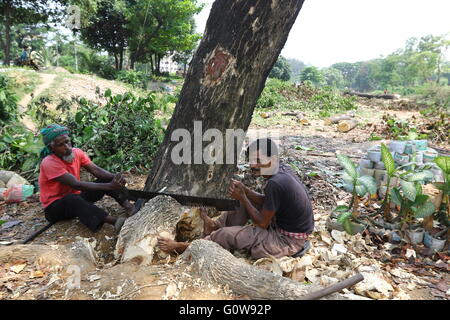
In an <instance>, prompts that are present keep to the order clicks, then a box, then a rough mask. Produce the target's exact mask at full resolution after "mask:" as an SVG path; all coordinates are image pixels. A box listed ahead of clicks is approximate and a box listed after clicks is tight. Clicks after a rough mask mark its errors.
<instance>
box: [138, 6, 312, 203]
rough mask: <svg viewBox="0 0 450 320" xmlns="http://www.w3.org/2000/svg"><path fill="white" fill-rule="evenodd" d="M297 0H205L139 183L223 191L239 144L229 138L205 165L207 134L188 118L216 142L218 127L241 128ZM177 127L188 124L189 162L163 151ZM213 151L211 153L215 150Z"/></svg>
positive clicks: (181, 189) (172, 188) (193, 191)
mask: <svg viewBox="0 0 450 320" xmlns="http://www.w3.org/2000/svg"><path fill="white" fill-rule="evenodd" d="M303 2H304V1H303V0H279V1H275V0H272V1H256V0H252V1H229V0H216V1H215V2H214V3H213V5H212V9H211V13H210V16H209V18H208V21H207V25H206V29H205V33H204V36H203V39H202V41H201V43H200V45H199V47H198V49H197V51H196V53H195V56H194V57H193V59H192V61H191V64H190V66H189V69H188V72H187V75H186V81H185V82H184V85H183V88H182V90H181V93H180V99H179V101H178V103H177V105H176V108H175V111H174V114H173V116H172V118H171V121H170V123H169V125H168V128H167V130H166V135H165V138H164V141H163V143H162V144H161V146H160V148H159V150H158V152H157V155H156V157H155V160H154V162H153V166H152V170H151V172H150V174H149V176H148V178H147V181H146V185H145V188H144V190H152V191H153V190H160V189H161V188H163V187H166V189H165V190H166V191H167V192H169V191H170V192H174V193H179V194H187V195H202V196H209V197H214V198H224V195H225V194H226V191H227V185H228V182H229V180H230V178H231V176H232V174H233V173H234V171H235V170H236V165H237V161H236V158H238V153H239V152H240V149H241V146H240V145H239V146H237V147H236V146H235V147H234V153H232V152H231V151H230V152H227V150H223V157H221V159H218V162H219V161H220V160H222V163H223V164H220V163H211V164H208V165H205V164H204V162H203V161H202V153H203V147H204V146H205V145H207V144H209V143H210V142H205V141H202V138H201V137H200V142H199V145H198V144H197V145H196V144H195V143H194V121H201V126H202V129H201V130H199V132H200V135H201V134H203V132H204V131H205V130H207V129H211V128H215V129H218V130H219V132H220V133H221V137H222V138H223V144H222V145H223V146H226V139H225V133H226V129H241V130H243V131H246V130H247V128H248V126H249V124H250V121H251V118H252V113H253V110H254V107H255V104H256V100H257V99H258V97H259V95H260V93H261V91H262V89H263V88H264V83H265V80H266V78H267V76H268V75H269V72H270V70H271V69H272V67H273V65H274V64H275V61H276V60H277V58H278V56H279V54H280V52H281V49H282V48H283V46H284V44H285V42H286V39H287V37H288V34H289V31H290V29H291V27H292V25H293V24H294V22H295V19H296V18H297V15H298V13H299V12H300V9H301V7H302V5H303ZM180 128H182V129H186V130H187V131H188V132H189V134H190V137H191V142H192V143H191V144H190V146H189V148H190V151H191V155H190V157H189V158H190V163H189V162H187V163H182V164H179V165H177V164H175V163H174V162H173V161H172V160H171V152H172V150H173V148H174V146H176V145H177V144H179V141H180V140H178V141H171V140H172V139H171V136H172V133H173V132H174V130H176V129H180ZM197 138H198V137H197ZM211 140H214V138H212V139H211ZM211 140H209V141H211ZM228 140H230V139H228ZM228 142H229V143H231V141H228ZM218 144H219V145H220V141H218ZM224 149H225V148H224ZM230 150H231V148H230ZM195 151H197V152H195ZM215 151H216V156H219V155H220V152H218V150H215ZM210 154H211V155H213V156H214V154H213V153H212V152H211V153H210ZM227 154H229V155H233V158H234V161H226V159H227V158H226V156H227ZM199 158H200V159H199ZM226 162H228V164H227V163H226ZM230 162H231V163H230Z"/></svg>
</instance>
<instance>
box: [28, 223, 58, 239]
mask: <svg viewBox="0 0 450 320" xmlns="http://www.w3.org/2000/svg"><path fill="white" fill-rule="evenodd" d="M54 224H55V223H54V222H49V224H47V225H46V226H45V227H43V228H42V229H39V230H38V231H36V232H35V233H33V234H32V235H31V236H29V237H28V238H26V239H25V240H23V241H22V242H21V244H27V243H28V242H30V241H31V240H33V239H34V238H36V237H37V236H38V235H40V234H41V233H42V232H44V231H45V230H47V229H49V228H50V227H51V226H52V225H54Z"/></svg>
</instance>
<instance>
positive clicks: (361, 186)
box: [333, 154, 377, 234]
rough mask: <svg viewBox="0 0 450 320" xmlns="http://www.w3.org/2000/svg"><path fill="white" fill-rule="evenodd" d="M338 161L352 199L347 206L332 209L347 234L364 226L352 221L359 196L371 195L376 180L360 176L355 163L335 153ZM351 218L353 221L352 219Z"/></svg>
mask: <svg viewBox="0 0 450 320" xmlns="http://www.w3.org/2000/svg"><path fill="white" fill-rule="evenodd" d="M337 158H338V161H339V163H340V164H341V165H342V166H343V167H344V173H343V176H342V178H343V180H344V182H345V184H346V186H347V187H346V188H347V191H350V192H352V199H351V201H350V204H349V205H348V206H345V205H341V206H338V207H337V208H336V209H334V210H333V213H337V214H338V216H337V219H336V221H337V223H338V224H340V225H342V227H343V229H344V230H345V231H346V232H347V233H349V234H355V233H358V232H362V231H363V230H364V228H365V226H363V225H361V224H356V223H354V222H353V221H354V220H355V219H356V218H357V217H358V216H359V213H358V204H359V201H360V197H363V196H365V195H366V194H369V195H372V194H375V193H376V192H377V186H376V182H375V180H374V178H373V177H369V176H361V175H360V174H359V172H358V170H356V166H355V164H354V163H353V162H352V161H351V160H350V158H348V157H347V156H345V155H341V154H338V155H337ZM352 220H353V221H352Z"/></svg>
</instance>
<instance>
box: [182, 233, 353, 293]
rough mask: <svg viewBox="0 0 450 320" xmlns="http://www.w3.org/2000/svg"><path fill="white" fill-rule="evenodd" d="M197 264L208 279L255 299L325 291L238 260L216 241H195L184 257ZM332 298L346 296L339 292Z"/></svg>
mask: <svg viewBox="0 0 450 320" xmlns="http://www.w3.org/2000/svg"><path fill="white" fill-rule="evenodd" d="M181 257H182V258H183V259H185V260H186V261H190V262H192V263H193V267H194V268H193V271H194V272H195V273H196V274H198V275H199V276H200V277H201V278H202V279H203V280H205V281H206V282H214V283H217V284H220V285H227V286H228V287H229V288H230V289H231V290H232V291H233V292H235V293H237V294H243V295H247V296H249V297H250V298H251V299H270V300H297V299H301V298H302V297H304V296H305V295H307V294H310V293H313V292H316V291H318V290H321V289H322V287H320V286H318V285H314V284H311V285H305V284H302V283H300V282H298V281H294V280H292V279H289V278H285V277H282V276H279V275H276V274H274V273H272V272H269V271H266V270H263V269H261V268H258V267H255V266H252V265H249V264H247V263H245V262H242V261H241V260H239V259H237V258H236V257H235V256H233V255H232V254H231V253H230V252H228V251H227V250H225V249H223V248H222V247H221V246H220V245H218V244H217V243H215V242H212V241H208V240H195V241H194V242H192V243H191V245H190V246H189V247H188V248H187V249H186V251H185V252H184V253H183V254H182V256H181ZM328 298H329V299H345V298H343V297H341V296H340V295H338V294H332V295H330V296H328Z"/></svg>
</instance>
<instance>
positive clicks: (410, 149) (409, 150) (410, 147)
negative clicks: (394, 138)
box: [403, 142, 416, 154]
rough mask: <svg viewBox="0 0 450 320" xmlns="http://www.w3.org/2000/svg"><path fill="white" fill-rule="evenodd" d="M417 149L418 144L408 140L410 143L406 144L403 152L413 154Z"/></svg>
mask: <svg viewBox="0 0 450 320" xmlns="http://www.w3.org/2000/svg"><path fill="white" fill-rule="evenodd" d="M415 149H416V146H415V145H413V144H412V143H411V142H408V143H406V144H405V151H404V152H403V153H405V154H413V152H414V151H415Z"/></svg>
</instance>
